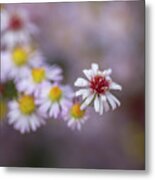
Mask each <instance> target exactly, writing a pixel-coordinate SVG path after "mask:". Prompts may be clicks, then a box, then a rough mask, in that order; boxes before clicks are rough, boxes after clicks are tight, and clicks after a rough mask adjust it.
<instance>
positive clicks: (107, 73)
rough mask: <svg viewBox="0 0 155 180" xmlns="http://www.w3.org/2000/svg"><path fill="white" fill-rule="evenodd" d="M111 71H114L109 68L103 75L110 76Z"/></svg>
mask: <svg viewBox="0 0 155 180" xmlns="http://www.w3.org/2000/svg"><path fill="white" fill-rule="evenodd" d="M111 73H112V69H107V70H105V71H103V75H104V76H108V75H110V74H111Z"/></svg>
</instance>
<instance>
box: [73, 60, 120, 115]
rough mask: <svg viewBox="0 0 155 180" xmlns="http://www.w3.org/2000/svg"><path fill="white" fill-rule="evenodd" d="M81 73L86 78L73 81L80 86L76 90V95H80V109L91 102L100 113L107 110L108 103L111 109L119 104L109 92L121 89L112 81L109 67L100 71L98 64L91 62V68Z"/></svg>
mask: <svg viewBox="0 0 155 180" xmlns="http://www.w3.org/2000/svg"><path fill="white" fill-rule="evenodd" d="M83 73H84V74H85V75H86V77H87V80H86V79H84V78H78V79H77V80H76V82H75V86H78V87H82V89H80V90H78V91H77V92H76V96H82V99H83V103H82V105H81V109H82V110H83V109H85V108H86V107H87V106H90V105H91V104H93V105H94V108H95V111H96V112H98V113H99V114H100V115H102V114H103V111H104V110H105V111H108V110H109V108H110V107H109V104H110V105H111V107H112V109H113V110H114V109H115V108H116V107H117V106H120V101H119V100H118V99H117V98H116V97H115V96H114V95H112V94H111V93H110V91H111V90H121V89H122V87H121V86H120V85H119V84H117V83H115V82H113V81H112V79H111V77H110V74H111V73H112V70H111V69H107V70H105V71H100V70H99V67H98V65H97V64H95V63H93V64H92V66H91V69H86V70H84V71H83ZM108 103H109V104H108Z"/></svg>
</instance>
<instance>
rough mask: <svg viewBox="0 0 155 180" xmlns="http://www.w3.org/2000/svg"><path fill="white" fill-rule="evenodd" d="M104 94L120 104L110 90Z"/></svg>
mask: <svg viewBox="0 0 155 180" xmlns="http://www.w3.org/2000/svg"><path fill="white" fill-rule="evenodd" d="M106 94H107V95H108V96H109V97H110V98H111V99H113V100H114V101H115V102H116V103H117V105H118V106H120V105H121V103H120V101H119V100H118V99H117V98H116V97H115V96H114V95H112V94H111V93H110V92H107V93H106Z"/></svg>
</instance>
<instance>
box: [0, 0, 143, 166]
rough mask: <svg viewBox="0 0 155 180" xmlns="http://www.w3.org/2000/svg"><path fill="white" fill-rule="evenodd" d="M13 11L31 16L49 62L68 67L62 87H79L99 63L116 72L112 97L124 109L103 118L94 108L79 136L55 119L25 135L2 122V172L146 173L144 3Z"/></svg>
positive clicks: (58, 5) (50, 6) (46, 5)
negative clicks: (4, 168) (76, 83)
mask: <svg viewBox="0 0 155 180" xmlns="http://www.w3.org/2000/svg"><path fill="white" fill-rule="evenodd" d="M9 6H10V7H11V8H12V7H14V8H17V7H22V8H24V9H25V10H27V11H28V13H29V15H30V18H31V20H32V22H34V24H36V25H37V26H38V28H39V31H40V32H39V36H37V39H36V41H37V42H38V44H39V47H40V49H41V51H42V52H43V54H44V56H45V57H46V58H47V60H48V62H49V63H51V64H53V63H56V64H59V65H60V66H61V67H62V68H63V70H64V83H68V84H70V85H71V86H72V87H73V88H74V86H73V84H74V81H75V80H76V79H77V77H79V76H81V75H82V70H83V69H86V68H90V66H91V63H92V62H96V63H98V64H99V65H100V69H106V68H112V70H113V73H112V78H113V79H114V81H115V82H118V83H119V84H121V85H122V87H123V90H122V91H121V92H114V94H115V95H116V96H117V97H118V98H119V100H120V101H121V107H120V108H118V109H117V110H115V111H109V112H107V113H105V114H104V115H103V116H99V115H98V114H96V113H95V112H94V110H91V111H90V117H91V118H90V119H89V121H87V122H86V124H85V125H84V126H83V127H82V131H81V132H78V131H72V130H70V129H69V128H68V127H67V125H66V123H65V122H63V121H56V120H51V121H49V122H48V124H46V126H43V127H41V128H39V129H38V130H37V131H36V132H35V133H33V132H32V133H30V134H26V135H21V134H20V133H19V132H18V131H16V130H14V129H13V127H12V126H8V125H7V122H6V121H3V122H1V123H0V126H1V128H0V166H14V167H18V166H20V167H25V166H27V167H53V168H94V169H145V141H144V140H145V96H144V95H145V82H144V79H145V74H144V69H145V62H144V56H145V41H144V40H145V38H144V33H145V32H144V23H145V22H144V19H145V18H144V17H145V9H144V8H145V5H144V1H124V2H123V1H122V2H117V1H113V2H112V1H111V2H80V3H75V2H74V3H42V4H14V5H13V4H10V5H8V7H9ZM74 90H77V89H76V88H74ZM1 113H2V112H1Z"/></svg>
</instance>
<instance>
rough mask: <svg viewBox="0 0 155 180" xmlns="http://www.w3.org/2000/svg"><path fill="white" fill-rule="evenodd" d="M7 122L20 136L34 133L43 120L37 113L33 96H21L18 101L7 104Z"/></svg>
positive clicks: (43, 122)
mask: <svg viewBox="0 0 155 180" xmlns="http://www.w3.org/2000/svg"><path fill="white" fill-rule="evenodd" d="M8 108H9V111H8V115H7V116H8V122H9V124H13V126H14V128H15V129H16V130H19V131H20V132H21V133H22V134H23V133H27V132H30V131H31V130H32V131H36V129H37V128H39V127H40V126H41V125H43V124H45V120H44V119H43V118H42V116H41V114H39V112H38V111H37V106H36V103H35V100H34V97H33V96H30V95H22V96H21V97H19V99H18V100H13V101H11V102H9V104H8Z"/></svg>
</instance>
